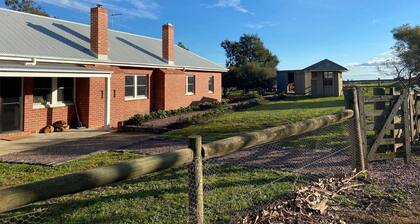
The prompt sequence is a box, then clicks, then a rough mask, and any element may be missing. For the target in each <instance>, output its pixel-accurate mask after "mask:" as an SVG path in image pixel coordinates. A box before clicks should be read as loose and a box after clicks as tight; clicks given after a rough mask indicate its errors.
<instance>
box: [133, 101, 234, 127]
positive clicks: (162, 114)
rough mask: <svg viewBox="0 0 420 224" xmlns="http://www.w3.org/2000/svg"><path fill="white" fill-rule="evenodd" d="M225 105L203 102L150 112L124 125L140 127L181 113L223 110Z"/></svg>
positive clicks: (139, 115)
mask: <svg viewBox="0 0 420 224" xmlns="http://www.w3.org/2000/svg"><path fill="white" fill-rule="evenodd" d="M225 104H226V103H220V102H217V101H216V102H204V103H201V104H198V105H194V106H189V107H180V108H178V109H173V110H167V111H165V110H158V111H154V112H151V113H149V114H136V115H134V116H133V117H131V118H130V119H128V120H127V121H126V122H125V124H126V125H137V126H140V125H142V124H143V123H145V122H148V121H152V120H157V119H163V118H167V117H170V116H175V115H179V114H183V113H189V112H193V111H200V110H208V109H217V110H219V109H220V108H223V105H225Z"/></svg>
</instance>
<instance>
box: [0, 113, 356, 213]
mask: <svg viewBox="0 0 420 224" xmlns="http://www.w3.org/2000/svg"><path fill="white" fill-rule="evenodd" d="M353 114H354V113H353V111H352V110H344V111H342V112H339V113H336V114H332V115H326V116H321V117H318V118H313V119H309V120H306V121H302V122H297V123H293V124H286V125H280V126H278V127H273V128H268V129H265V130H261V131H254V132H251V133H248V134H244V135H241V136H235V137H230V138H227V139H223V140H219V141H215V142H212V143H209V144H205V145H203V146H202V149H203V157H204V159H210V158H215V157H220V156H225V155H228V154H230V153H233V152H236V151H238V150H241V149H243V148H247V147H252V146H256V145H261V144H264V143H268V142H271V141H274V140H280V139H284V138H287V137H291V136H294V135H299V134H303V133H307V132H310V131H314V130H317V129H319V128H323V127H326V126H329V125H332V124H336V123H339V122H342V121H346V120H348V119H350V118H352V117H353ZM193 158H194V152H193V150H192V149H190V148H184V149H178V150H176V151H173V152H168V153H162V154H158V155H153V156H147V157H144V158H140V159H134V160H130V161H126V162H121V163H117V164H115V165H110V166H105V167H98V168H94V169H90V170H87V171H83V172H79V173H73V174H68V175H64V176H60V177H55V178H51V179H46V180H42V181H37V182H33V183H28V184H24V185H19V186H14V187H10V188H5V189H1V190H0V213H2V212H6V211H10V210H13V209H16V208H20V207H22V206H25V205H28V204H30V203H34V202H38V201H43V200H47V199H51V198H55V197H60V196H63V195H67V194H74V193H78V192H82V191H84V190H89V189H93V188H97V187H100V186H105V185H108V184H112V183H116V182H119V181H123V180H128V179H133V178H138V177H142V176H145V175H147V174H150V173H155V172H159V171H162V170H166V169H169V168H176V167H181V166H185V165H187V164H191V163H192V162H193Z"/></svg>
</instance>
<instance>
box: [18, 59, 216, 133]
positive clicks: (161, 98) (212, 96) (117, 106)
mask: <svg viewBox="0 0 420 224" xmlns="http://www.w3.org/2000/svg"><path fill="white" fill-rule="evenodd" d="M89 67H91V66H89ZM95 69H101V70H106V71H113V74H112V78H111V127H117V126H118V123H119V122H121V121H125V120H127V119H128V118H130V117H131V116H133V115H134V114H137V113H143V114H144V113H149V112H150V111H151V110H153V109H165V110H169V109H174V108H179V107H186V106H190V105H192V104H196V103H199V102H203V101H214V100H218V101H220V100H221V98H222V89H221V74H220V73H212V72H195V71H185V72H184V71H181V70H173V69H164V70H160V69H155V70H153V69H135V68H125V67H122V68H119V67H111V66H95ZM129 74H139V75H148V80H149V89H148V97H147V99H135V100H126V99H125V76H126V75H129ZM186 75H195V77H196V88H195V94H194V95H186V93H185V79H186ZM210 76H214V82H215V83H214V93H209V90H208V77H210ZM32 92H33V82H32V78H25V81H24V131H28V132H37V131H39V130H40V129H42V128H43V127H45V126H46V125H47V124H52V123H53V122H55V121H57V120H66V121H67V122H69V123H70V122H72V121H73V120H74V119H75V118H76V117H75V116H76V113H75V110H74V106H69V107H67V106H64V107H56V108H42V109H34V108H33V96H32ZM105 97H106V93H105V78H77V79H76V98H75V99H76V105H77V109H78V113H79V117H80V119H81V121H82V123H83V125H84V126H86V127H88V128H101V127H103V126H104V121H105Z"/></svg>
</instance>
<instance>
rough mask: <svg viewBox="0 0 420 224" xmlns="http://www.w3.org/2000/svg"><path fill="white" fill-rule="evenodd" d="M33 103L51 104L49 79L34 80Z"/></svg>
mask: <svg viewBox="0 0 420 224" xmlns="http://www.w3.org/2000/svg"><path fill="white" fill-rule="evenodd" d="M33 81H34V83H33V84H34V86H33V90H34V91H33V97H34V98H33V102H34V103H41V104H46V103H51V78H34V79H33Z"/></svg>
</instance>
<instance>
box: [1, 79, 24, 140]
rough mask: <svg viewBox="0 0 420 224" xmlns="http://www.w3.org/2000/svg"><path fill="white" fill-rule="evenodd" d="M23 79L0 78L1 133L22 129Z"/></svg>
mask: <svg viewBox="0 0 420 224" xmlns="http://www.w3.org/2000/svg"><path fill="white" fill-rule="evenodd" d="M21 88H22V79H21V78H0V132H8V131H17V130H20V129H21V127H20V125H21V99H22V89H21Z"/></svg>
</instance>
